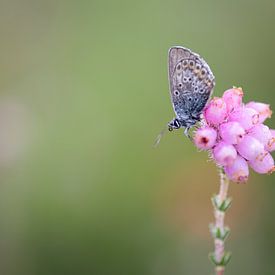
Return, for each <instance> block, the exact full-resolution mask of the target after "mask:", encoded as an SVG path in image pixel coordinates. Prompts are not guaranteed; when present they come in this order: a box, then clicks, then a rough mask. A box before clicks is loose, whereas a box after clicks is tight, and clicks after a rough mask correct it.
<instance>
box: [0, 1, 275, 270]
mask: <svg viewBox="0 0 275 275" xmlns="http://www.w3.org/2000/svg"><path fill="white" fill-rule="evenodd" d="M274 14H275V2H274V1H270V0H262V1H256V0H233V1H218V0H211V1H204V0H199V1H192V0H189V1H187V0H171V1H156V0H139V1H127V0H118V1H112V0H105V1H104V0H90V1H81V0H79V1H71V0H63V1H62V0H60V1H58V0H1V2H0V34H1V43H0V60H1V61H0V87H1V88H0V179H1V181H0V273H1V274H3V275H17V274H18V275H25V274H27V275H37V274H39V275H63V274H64V275H70V274H80V275H86V274H87V275H88V274H92V275H109V274H112V275H170V274H173V275H182V274H184V275H185V274H186V275H189V274H212V269H213V267H212V266H211V263H210V262H209V260H208V257H207V255H208V252H210V251H211V250H212V249H213V244H212V239H211V237H210V234H209V232H208V223H209V222H210V221H212V220H213V213H212V206H211V203H210V196H211V195H212V194H213V193H215V192H216V191H217V190H218V176H217V171H216V168H215V166H214V164H213V163H212V162H209V161H208V157H207V154H206V153H199V152H198V151H197V150H196V149H195V148H194V146H192V144H191V143H190V141H189V140H188V139H186V138H185V137H183V135H182V132H179V131H178V132H175V133H172V134H167V135H166V136H165V137H164V138H163V139H162V141H161V144H160V146H159V147H158V148H157V149H153V148H152V145H153V143H154V140H155V137H156V136H157V135H158V133H159V132H160V130H161V129H162V128H163V127H164V126H165V125H166V123H167V121H169V120H170V119H171V118H172V117H173V115H174V114H173V109H172V106H171V104H170V98H169V93H168V80H167V52H168V48H169V47H171V46H173V45H183V46H186V47H189V48H191V49H193V50H194V51H195V52H198V53H200V54H201V55H202V56H203V57H204V58H205V59H206V61H207V62H208V63H209V65H210V66H211V68H212V70H213V72H214V74H215V76H216V83H217V85H216V88H215V92H214V94H215V95H217V96H219V95H221V94H222V92H223V91H224V90H225V89H227V88H229V87H231V86H233V85H235V86H241V87H243V89H244V91H245V101H250V100H257V101H261V102H267V103H269V104H271V106H272V107H273V108H275V90H274V63H275V54H274V49H275V33H274V25H275V17H274ZM274 121H275V118H273V119H271V120H269V121H268V125H269V126H270V127H274V128H275V122H274ZM230 195H232V196H233V198H234V202H233V205H232V208H231V209H230V211H228V215H227V217H226V222H227V224H228V225H230V227H231V229H232V234H231V236H230V238H229V239H228V242H227V244H226V247H227V249H228V250H231V251H233V257H232V260H231V262H230V264H229V265H228V268H227V274H228V275H229V274H251V275H252V274H267V275H268V274H274V269H275V262H274V255H275V237H274V232H275V218H274V209H275V199H274V198H275V176H274V175H272V176H261V175H256V174H255V173H251V176H250V179H249V182H248V183H247V184H245V185H237V184H233V183H232V184H231V185H230Z"/></svg>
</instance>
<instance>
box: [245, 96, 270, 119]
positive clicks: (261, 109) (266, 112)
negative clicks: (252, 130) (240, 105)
mask: <svg viewBox="0 0 275 275" xmlns="http://www.w3.org/2000/svg"><path fill="white" fill-rule="evenodd" d="M246 107H248V108H252V109H254V110H256V111H257V112H258V113H259V122H260V123H263V122H264V121H265V120H266V119H267V118H271V115H272V111H271V110H270V108H269V105H268V104H265V103H261V102H254V101H251V102H249V103H247V104H246Z"/></svg>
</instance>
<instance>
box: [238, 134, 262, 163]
mask: <svg viewBox="0 0 275 275" xmlns="http://www.w3.org/2000/svg"><path fill="white" fill-rule="evenodd" d="M236 149H237V151H238V153H239V154H240V155H241V156H242V157H243V158H245V159H247V160H252V159H256V158H258V157H261V156H262V154H264V152H265V151H264V145H263V144H262V143H261V142H260V141H258V140H257V139H255V138H253V137H251V136H249V135H246V136H244V138H243V139H242V140H241V141H240V142H239V144H237V145H236Z"/></svg>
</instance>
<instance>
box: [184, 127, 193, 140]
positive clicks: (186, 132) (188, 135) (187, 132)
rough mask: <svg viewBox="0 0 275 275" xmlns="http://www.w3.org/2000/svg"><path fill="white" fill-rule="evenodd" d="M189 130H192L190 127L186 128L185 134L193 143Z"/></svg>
mask: <svg viewBox="0 0 275 275" xmlns="http://www.w3.org/2000/svg"><path fill="white" fill-rule="evenodd" d="M189 129H190V127H188V126H187V127H186V128H185V129H184V134H185V135H186V136H187V137H188V138H189V139H190V140H191V141H192V137H191V136H190V134H189Z"/></svg>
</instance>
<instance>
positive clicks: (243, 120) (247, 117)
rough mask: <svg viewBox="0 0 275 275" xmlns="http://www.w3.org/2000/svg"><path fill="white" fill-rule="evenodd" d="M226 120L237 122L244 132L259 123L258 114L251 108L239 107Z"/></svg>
mask: <svg viewBox="0 0 275 275" xmlns="http://www.w3.org/2000/svg"><path fill="white" fill-rule="evenodd" d="M228 119H229V121H236V122H239V123H240V124H241V126H242V127H243V128H244V130H248V129H250V128H252V127H253V126H254V125H255V124H257V123H258V122H259V113H258V112H257V111H256V110H254V109H252V108H246V107H241V108H239V109H237V110H235V111H233V112H232V113H230V114H229V117H228Z"/></svg>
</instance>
